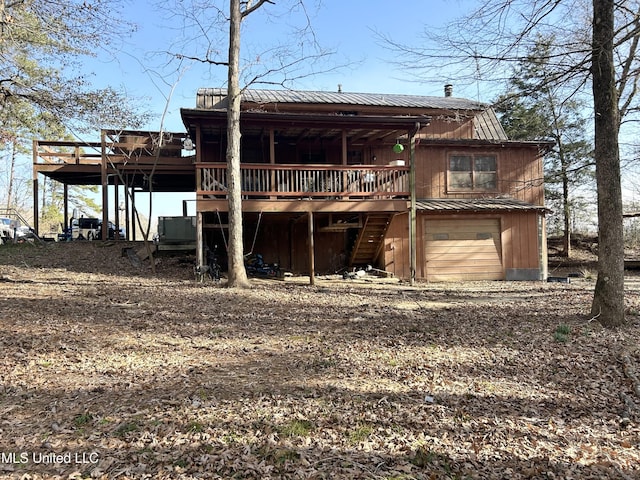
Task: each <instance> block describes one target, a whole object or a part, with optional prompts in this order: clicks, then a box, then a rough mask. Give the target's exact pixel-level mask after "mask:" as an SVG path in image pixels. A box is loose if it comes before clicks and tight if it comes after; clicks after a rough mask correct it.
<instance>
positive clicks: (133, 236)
mask: <svg viewBox="0 0 640 480" xmlns="http://www.w3.org/2000/svg"><path fill="white" fill-rule="evenodd" d="M137 218H138V215H137V214H136V187H134V186H132V187H131V240H133V241H134V242H135V240H136V220H137Z"/></svg>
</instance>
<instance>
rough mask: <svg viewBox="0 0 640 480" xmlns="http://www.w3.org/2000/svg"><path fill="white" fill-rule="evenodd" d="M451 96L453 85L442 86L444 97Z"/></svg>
mask: <svg viewBox="0 0 640 480" xmlns="http://www.w3.org/2000/svg"><path fill="white" fill-rule="evenodd" d="M452 95H453V85H451V84H450V83H447V84H446V85H445V86H444V96H445V97H450V96H452Z"/></svg>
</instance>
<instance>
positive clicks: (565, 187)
mask: <svg viewBox="0 0 640 480" xmlns="http://www.w3.org/2000/svg"><path fill="white" fill-rule="evenodd" d="M555 43H556V42H554V40H553V38H544V37H539V38H538V41H537V42H536V45H535V46H534V47H533V48H532V49H531V51H530V52H529V54H528V55H527V56H526V57H525V58H523V59H522V60H521V61H520V62H519V63H518V65H517V67H516V68H515V69H514V72H513V75H512V76H511V78H510V82H509V91H508V92H507V93H505V94H503V95H501V96H500V97H499V98H498V99H497V100H496V105H497V106H496V110H497V112H498V114H499V116H500V121H501V123H502V125H503V127H504V129H505V131H506V133H507V135H508V136H509V138H511V139H513V140H553V142H554V147H553V148H552V150H551V151H550V152H549V154H548V155H547V156H546V157H545V165H544V170H545V178H544V181H545V196H546V199H547V204H548V206H551V207H552V208H553V207H554V206H556V207H557V208H555V209H554V210H557V211H559V212H561V215H560V216H561V219H562V221H561V222H560V223H561V225H562V226H561V230H562V234H563V235H562V236H563V255H565V256H567V257H568V256H570V254H571V217H572V210H573V208H574V205H575V201H576V200H578V198H577V193H576V190H577V189H579V188H580V187H583V186H584V185H585V183H588V182H590V181H592V180H593V175H594V171H593V170H594V161H593V153H592V151H593V146H592V144H591V142H590V141H589V140H588V138H587V137H586V132H587V120H586V118H585V116H584V112H585V106H584V104H583V103H582V102H581V101H580V100H578V99H576V98H572V97H571V94H572V93H573V92H574V90H570V89H568V88H567V86H566V85H564V84H563V85H558V84H556V83H554V80H553V79H554V78H555V75H554V73H553V71H552V70H553V66H552V65H550V59H551V58H553V56H554V52H553V47H552V45H554V44H555Z"/></svg>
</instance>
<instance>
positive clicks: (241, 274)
mask: <svg viewBox="0 0 640 480" xmlns="http://www.w3.org/2000/svg"><path fill="white" fill-rule="evenodd" d="M230 9H231V12H230V13H231V15H230V22H229V78H228V84H229V85H228V87H227V88H228V90H227V100H228V102H229V104H228V106H227V122H228V123H227V180H228V183H229V185H228V188H229V251H228V257H229V271H228V277H229V283H228V286H229V287H247V286H249V280H248V278H247V272H246V270H245V268H244V255H243V254H244V243H243V239H242V236H243V234H242V182H241V177H240V136H241V133H240V99H241V98H240V97H241V91H240V87H239V83H240V78H239V77H240V26H241V23H242V15H241V12H240V0H231V2H230Z"/></svg>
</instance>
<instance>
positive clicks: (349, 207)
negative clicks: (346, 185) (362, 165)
mask: <svg viewBox="0 0 640 480" xmlns="http://www.w3.org/2000/svg"><path fill="white" fill-rule="evenodd" d="M228 208H229V205H228V202H227V200H226V199H225V198H216V199H214V198H211V199H198V200H196V210H197V211H199V212H215V211H216V210H219V211H220V212H226V211H228ZM408 209H409V202H408V201H407V200H353V201H351V200H318V201H313V200H307V201H302V202H301V201H298V200H243V201H242V211H243V212H270V213H307V212H309V211H313V212H314V213H332V212H333V213H343V212H344V213H354V212H357V213H369V212H389V213H393V212H402V213H404V212H406V211H407V210H408Z"/></svg>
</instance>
